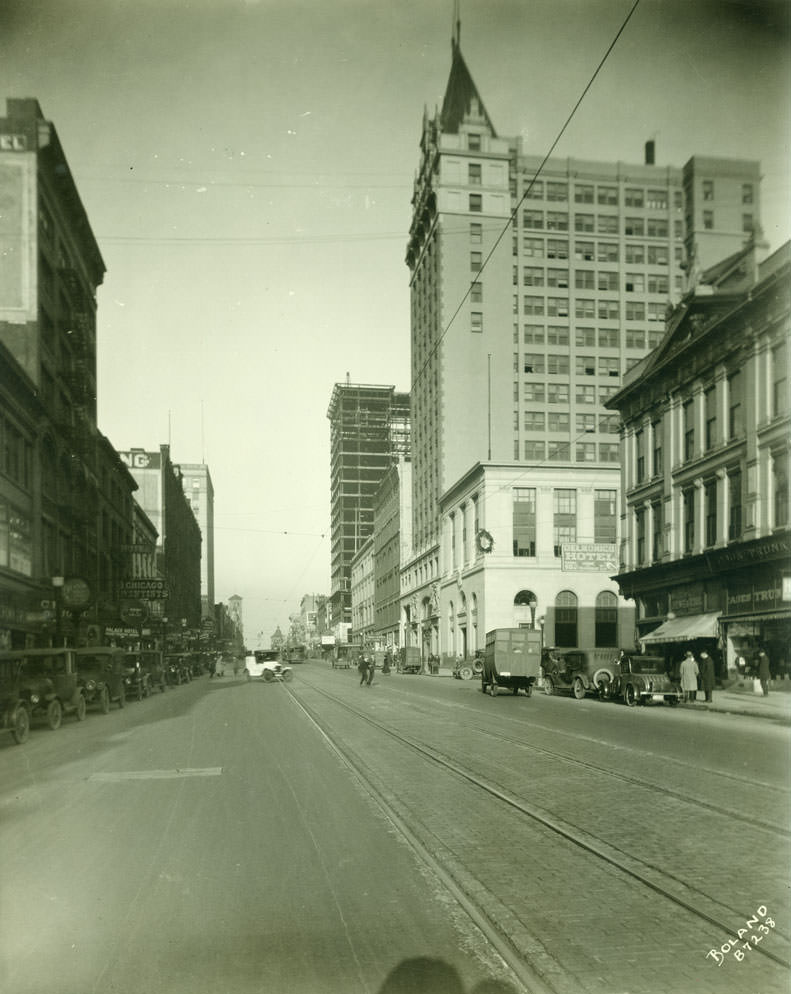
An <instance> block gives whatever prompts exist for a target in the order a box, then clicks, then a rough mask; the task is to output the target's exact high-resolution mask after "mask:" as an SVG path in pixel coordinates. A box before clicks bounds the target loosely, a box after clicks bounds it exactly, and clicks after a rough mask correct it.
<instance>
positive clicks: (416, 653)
mask: <svg viewBox="0 0 791 994" xmlns="http://www.w3.org/2000/svg"><path fill="white" fill-rule="evenodd" d="M396 669H397V671H398V672H399V673H422V672H423V657H422V656H421V654H420V646H417V645H403V646H401V648H400V649H399V650H398V654H397V656H396Z"/></svg>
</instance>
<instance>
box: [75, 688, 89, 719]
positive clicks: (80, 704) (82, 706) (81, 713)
mask: <svg viewBox="0 0 791 994" xmlns="http://www.w3.org/2000/svg"><path fill="white" fill-rule="evenodd" d="M86 711H87V705H86V703H85V698H84V697H83V696H82V694H79V695H78V697H77V721H85V713H86Z"/></svg>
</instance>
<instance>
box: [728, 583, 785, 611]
mask: <svg viewBox="0 0 791 994" xmlns="http://www.w3.org/2000/svg"><path fill="white" fill-rule="evenodd" d="M787 603H788V602H786V604H787ZM782 606H783V587H782V584H781V582H780V577H774V578H771V579H768V580H764V581H762V582H759V583H742V584H733V585H730V584H729V585H728V608H727V611H726V614H746V613H747V612H749V611H771V610H773V609H775V608H778V607H782Z"/></svg>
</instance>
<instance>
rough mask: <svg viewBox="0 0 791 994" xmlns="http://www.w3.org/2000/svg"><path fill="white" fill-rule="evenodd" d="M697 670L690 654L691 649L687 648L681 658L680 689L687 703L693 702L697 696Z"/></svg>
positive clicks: (695, 661)
mask: <svg viewBox="0 0 791 994" xmlns="http://www.w3.org/2000/svg"><path fill="white" fill-rule="evenodd" d="M698 672H699V670H698V663H697V660H696V659H695V657H694V656H693V655H692V650H691V649H687V651H686V653H685V655H684V658H683V659H682V660H681V689H682V690H683V691H684V699H685V700H686V701H687V703H688V704H694V703H695V698H696V697H697V696H698Z"/></svg>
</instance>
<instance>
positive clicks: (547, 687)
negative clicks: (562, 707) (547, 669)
mask: <svg viewBox="0 0 791 994" xmlns="http://www.w3.org/2000/svg"><path fill="white" fill-rule="evenodd" d="M544 693H545V694H546V695H547V697H551V696H552V695H553V694H554V693H555V684H554V683H553V682H552V677H551V676H545V677H544Z"/></svg>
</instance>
